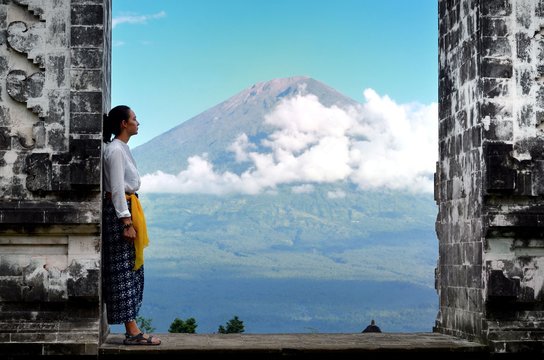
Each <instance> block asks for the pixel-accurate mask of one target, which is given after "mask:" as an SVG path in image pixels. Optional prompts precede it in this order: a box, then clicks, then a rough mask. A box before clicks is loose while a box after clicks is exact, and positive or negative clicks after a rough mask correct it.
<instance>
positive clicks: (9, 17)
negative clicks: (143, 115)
mask: <svg viewBox="0 0 544 360" xmlns="http://www.w3.org/2000/svg"><path fill="white" fill-rule="evenodd" d="M110 9H111V0H93V1H91V0H85V1H78V0H2V1H0V309H1V311H0V349H2V350H0V353H1V354H2V355H6V354H9V349H12V350H13V351H15V352H18V351H22V352H23V353H24V354H25V355H42V354H45V355H62V354H78V355H94V356H96V355H97V354H98V345H99V343H100V342H101V338H100V335H101V334H104V333H105V332H104V330H106V329H107V324H106V325H104V324H102V321H101V319H102V316H103V313H104V308H103V306H102V304H101V303H100V262H101V261H100V222H101V192H100V190H101V188H100V186H101V184H100V183H101V168H100V164H101V144H102V142H101V138H102V114H103V113H104V112H105V111H106V109H109V107H110V100H109V99H110V89H109V87H110V62H111V39H110V37H111V10H110ZM104 326H106V327H104Z"/></svg>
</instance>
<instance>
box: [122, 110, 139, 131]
mask: <svg viewBox="0 0 544 360" xmlns="http://www.w3.org/2000/svg"><path fill="white" fill-rule="evenodd" d="M129 112H130V115H129V117H128V120H127V121H125V122H124V123H125V124H126V127H125V128H126V129H127V132H128V135H129V136H132V135H136V134H138V125H140V123H139V122H138V120H136V114H135V113H134V111H132V109H131V110H129Z"/></svg>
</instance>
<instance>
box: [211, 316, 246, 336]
mask: <svg viewBox="0 0 544 360" xmlns="http://www.w3.org/2000/svg"><path fill="white" fill-rule="evenodd" d="M244 331H245V330H244V322H243V321H242V320H240V319H238V316H236V315H234V317H233V318H232V319H230V320H229V321H227V323H226V324H225V327H223V325H219V329H218V330H217V332H218V333H220V334H237V333H243V332H244Z"/></svg>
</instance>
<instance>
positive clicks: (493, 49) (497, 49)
mask: <svg viewBox="0 0 544 360" xmlns="http://www.w3.org/2000/svg"><path fill="white" fill-rule="evenodd" d="M482 49H483V56H492V57H506V56H510V55H511V53H512V49H511V47H510V40H509V39H508V38H506V37H496V36H483V37H482ZM519 51H520V50H519V49H518V54H519Z"/></svg>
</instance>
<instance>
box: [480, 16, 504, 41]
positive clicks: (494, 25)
mask: <svg viewBox="0 0 544 360" xmlns="http://www.w3.org/2000/svg"><path fill="white" fill-rule="evenodd" d="M480 21H481V25H482V34H483V35H484V36H491V37H492V36H497V37H503V36H507V35H508V26H507V25H506V21H505V19H504V18H491V17H483V18H481V20H480Z"/></svg>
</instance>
